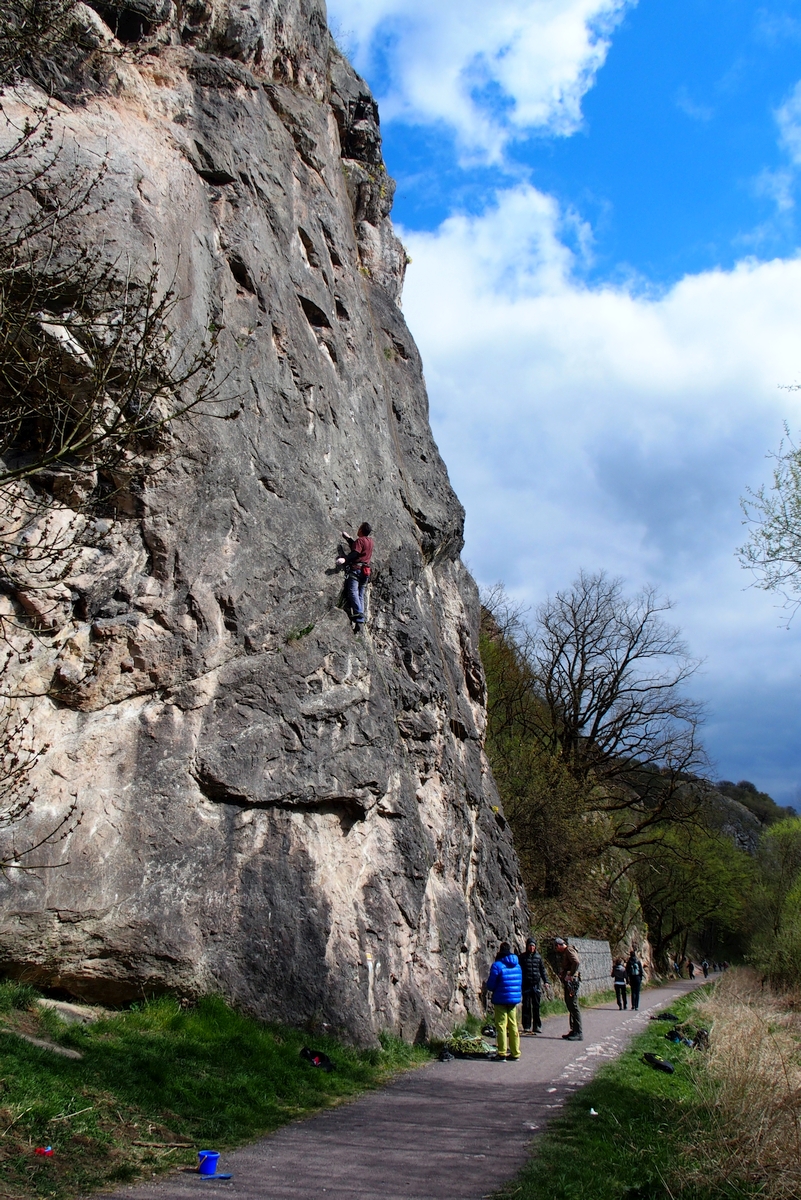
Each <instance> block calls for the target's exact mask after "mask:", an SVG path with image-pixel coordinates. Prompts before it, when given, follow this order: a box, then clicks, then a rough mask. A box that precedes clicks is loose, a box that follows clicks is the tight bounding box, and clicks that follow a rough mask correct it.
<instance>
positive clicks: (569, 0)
mask: <svg viewBox="0 0 801 1200" xmlns="http://www.w3.org/2000/svg"><path fill="white" fill-rule="evenodd" d="M633 3H636V0H492V3H490V4H487V3H486V0H435V2H432V0H329V4H328V10H329V15H330V19H331V23H332V27H333V28H334V30H335V31H338V32H339V36H340V38H341V40H342V41H343V42H344V44H345V48H346V49H347V51H348V53H349V54H350V55H351V56H352V58H353V60H354V62H355V64H356V66H357V67H358V68H359V69H360V70H361V71H363V72H364V73H366V74H368V75H372V74H373V70H372V68H373V67H374V66H375V64H376V61H377V59H378V56H379V55H380V54H381V52H382V49H384V48H386V46H387V45H390V46H391V55H390V57H391V64H392V66H391V83H390V86H389V90H388V92H387V94H386V95H384V96H381V97H380V99H381V111H382V117H383V118H384V119H389V118H392V117H401V118H403V119H405V120H407V121H410V122H413V123H437V122H444V123H446V124H447V125H448V126H450V127H451V128H452V129H453V130H454V131H455V132H456V134H457V136H458V138H459V139H460V142H461V143H462V145H463V147H465V148H467V149H470V150H474V151H481V152H483V153H484V154H485V155H488V156H489V157H490V158H493V157H494V158H497V157H498V156H499V154H500V152H501V149H502V146H503V144H504V142H505V141H506V140H508V138H509V137H513V136H515V135H516V134H519V133H521V132H523V131H527V130H542V131H547V132H550V133H558V134H567V133H570V132H572V131H573V130H575V129H576V128H577V126H578V125H579V123H580V121H581V100H582V97H583V95H584V93H585V92H586V91H587V89H588V88H589V87H590V86H591V85H592V82H593V79H594V77H595V74H596V72H597V71H598V70H599V68H600V67H601V66H602V65H603V62H604V59H605V58H606V54H607V50H608V48H609V34H610V33H611V30H612V28H613V27H614V25H615V23H616V22H617V20H619V18H620V17H621V15H622V13H623V12H624V10H625V9H626V8H627V7H629V6H630V5H631V4H633Z"/></svg>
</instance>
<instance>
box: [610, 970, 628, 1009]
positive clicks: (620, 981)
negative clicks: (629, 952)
mask: <svg viewBox="0 0 801 1200" xmlns="http://www.w3.org/2000/svg"><path fill="white" fill-rule="evenodd" d="M609 974H610V975H611V976H612V978H613V979H614V981H615V999H616V1000H617V1006H618V1008H619V1009H620V1010H621V1011H622V1010H623V1009H624V1008H628V1006H629V1004H628V999H627V997H628V992H627V991H626V968H625V966H624V965H623V959H622V958H616V959H615V961H614V963H613V964H612V970H611V971H610V972H609Z"/></svg>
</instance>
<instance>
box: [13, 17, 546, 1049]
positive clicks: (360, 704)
mask: <svg viewBox="0 0 801 1200" xmlns="http://www.w3.org/2000/svg"><path fill="white" fill-rule="evenodd" d="M79 20H80V22H82V24H81V36H80V38H79V39H78V44H79V45H80V46H81V47H82V48H83V49H82V52H81V53H82V55H83V57H81V56H78V57H77V58H76V60H75V62H73V63H70V64H68V67H69V70H67V67H63V69H62V71H61V73H60V75H59V87H60V89H61V90H60V95H61V101H60V102H59V103H58V104H57V113H56V118H55V120H56V129H55V134H56V136H57V138H58V139H60V142H59V144H60V145H63V146H64V147H65V148H66V150H65V153H66V151H67V150H68V152H69V162H70V164H71V165H72V166H73V167H74V165H75V164H77V165H78V166H79V167H80V168H81V169H82V170H84V171H85V172H87V173H89V172H92V171H96V170H97V164H98V163H103V164H104V166H103V171H102V173H101V174H100V175H99V176H98V178H97V182H96V188H95V191H94V192H93V196H92V203H91V205H90V206H89V207H88V208H87V209H86V210H85V211H82V212H81V213H80V214H79V219H78V224H77V227H76V232H75V237H76V239H77V240H78V241H82V242H83V243H85V244H92V245H100V244H102V245H103V247H104V253H105V254H107V255H108V257H109V261H116V262H119V263H125V264H127V269H128V270H129V271H130V272H131V273H132V274H133V275H134V276H136V275H137V274H139V275H141V276H143V275H145V274H146V273H147V271H148V270H149V269H150V266H151V264H152V262H153V261H154V258H155V259H156V260H157V261H158V263H159V268H160V271H161V275H162V278H163V279H164V280H171V281H174V282H173V288H174V291H175V293H176V296H177V297H178V298H179V299H178V304H177V307H176V309H175V311H174V313H173V317H172V320H173V323H174V325H175V328H176V337H180V338H181V339H182V344H184V342H185V343H186V344H187V345H189V346H190V347H191V346H192V345H195V344H199V342H200V341H201V340H202V339H203V337H204V335H206V334H207V333H208V331H209V330H212V331H213V332H214V334H215V336H216V338H217V342H218V360H217V366H216V372H217V380H218V385H219V391H218V394H217V396H216V399H215V401H214V403H213V404H210V405H207V406H206V407H205V408H203V409H201V410H197V409H196V410H194V411H192V412H190V413H189V414H187V415H186V416H185V417H184V418H183V419H182V420H180V421H178V422H177V423H175V424H174V425H173V427H172V429H171V431H170V435H169V445H168V446H167V448H166V450H165V449H164V448H162V450H161V451H160V460H159V464H158V465H159V470H158V471H157V472H155V473H151V474H150V475H148V476H146V477H145V479H144V481H142V480H141V479H135V478H134V477H133V476H130V477H126V476H125V473H124V472H121V473H119V475H118V476H117V477H116V478H114V480H113V481H112V482H113V487H109V486H107V487H106V491H107V497H106V500H105V502H104V506H101V508H100V509H98V508H97V507H95V508H91V507H90V508H89V509H80V499H81V492H80V486H79V484H80V480H79V481H78V484H76V480H75V477H74V476H69V477H66V476H65V477H64V478H62V479H60V480H59V479H58V478H56V480H55V482H54V483H53V491H54V493H55V495H56V497H57V498H58V499H59V502H60V507H58V509H57V514H56V515H57V517H58V520H60V521H61V522H62V523H63V525H64V528H65V529H68V530H69V531H70V537H71V538H72V539H73V544H74V546H76V547H78V549H77V550H76V553H75V554H74V555H73V557H72V559H71V560H70V566H69V570H68V573H67V575H66V577H60V578H55V577H54V578H53V579H51V580H49V581H48V580H44V581H43V580H42V578H41V577H39V578H37V579H36V580H35V581H29V584H26V580H25V579H24V578H20V577H17V578H16V579H15V580H12V581H11V582H9V581H8V580H6V593H7V594H6V595H5V596H4V597H3V598H2V604H3V605H4V606H5V608H4V612H5V614H6V615H9V614H12V615H14V616H15V617H16V618H17V619H18V620H19V622H20V624H21V628H20V629H18V631H17V632H9V633H8V634H7V636H8V637H9V638H10V639H11V642H12V644H13V646H14V650H15V658H14V660H13V662H12V664H11V666H10V668H9V671H10V672H11V673H12V674H13V678H14V681H15V688H16V690H17V692H18V694H19V695H21V696H23V697H25V696H27V697H29V699H23V700H20V701H18V704H19V705H20V706H21V709H24V710H25V712H26V713H27V715H28V716H29V718H30V724H29V725H28V726H26V727H25V730H26V736H30V738H31V739H32V740H31V745H32V746H41V745H43V744H47V745H49V747H50V748H49V749H48V750H47V751H46V753H44V754H43V755H42V756H41V758H40V759H39V760H38V761H37V762H36V763H35V764H34V765H33V767H32V784H33V785H34V786H35V787H36V789H37V797H36V802H35V804H34V806H33V810H32V813H31V814H29V816H28V817H27V818H26V819H25V822H24V823H23V824H20V823H19V822H18V823H16V824H15V825H14V826H13V827H11V828H10V830H7V834H8V836H9V837H10V838H12V839H13V842H14V846H15V847H17V848H19V847H20V846H23V844H30V842H31V841H35V840H37V838H38V837H41V836H43V835H45V834H47V833H48V831H50V830H52V829H53V828H54V827H55V826H56V825H57V824H58V822H59V821H60V820H61V819H62V818H63V817H64V816H65V814H67V813H68V812H69V811H70V806H75V813H76V817H78V818H79V820H78V821H77V823H76V820H75V819H71V820H69V821H67V824H66V825H65V826H64V831H65V832H66V836H65V838H64V840H61V841H53V840H51V841H49V842H47V843H46V844H45V845H44V846H42V848H41V849H40V850H39V851H37V852H36V854H37V858H36V861H37V864H40V865H42V866H48V867H51V868H54V869H48V870H34V871H22V870H19V869H15V868H12V869H10V870H9V871H8V873H7V874H6V876H5V877H3V878H0V898H1V899H2V917H1V919H0V963H1V964H2V966H3V967H4V968H5V969H6V970H7V971H10V972H12V973H13V974H16V975H21V976H24V977H25V978H26V979H29V980H33V981H35V982H38V983H40V984H45V985H50V986H55V987H59V988H64V989H67V990H68V991H69V992H71V993H73V994H74V995H76V996H79V997H84V998H88V999H92V1000H97V1001H102V1002H108V1003H115V1002H123V1001H126V1000H129V999H131V998H133V997H134V996H140V995H142V994H143V993H150V992H153V991H158V990H164V989H171V990H175V991H179V992H181V993H185V994H189V995H192V994H198V993H201V992H205V991H209V990H221V991H222V992H224V993H225V994H226V995H227V996H229V997H230V998H232V999H233V1000H234V1001H236V1002H237V1003H239V1004H242V1005H244V1006H245V1007H247V1008H248V1009H249V1010H250V1011H252V1012H255V1013H257V1014H260V1015H262V1016H265V1017H274V1018H288V1019H290V1020H295V1021H297V1020H301V1019H308V1020H310V1021H315V1022H318V1023H319V1024H320V1025H322V1026H329V1027H331V1028H332V1029H336V1030H338V1031H340V1032H344V1033H346V1034H347V1035H349V1036H350V1037H352V1038H355V1039H357V1040H361V1041H371V1040H373V1039H374V1038H375V1036H376V1033H377V1032H378V1031H379V1030H380V1029H381V1028H391V1029H394V1030H396V1031H398V1032H400V1033H402V1034H403V1035H404V1036H407V1037H414V1036H418V1035H419V1034H421V1033H422V1032H425V1031H428V1032H436V1031H438V1030H441V1029H443V1028H444V1026H445V1025H446V1024H449V1023H450V1022H452V1021H453V1019H454V1018H457V1017H459V1016H460V1015H461V1014H462V1013H463V1012H464V1010H465V1008H466V1007H470V1006H471V1005H473V1004H474V1002H475V997H476V991H477V988H478V986H479V984H480V977H481V972H482V971H483V970H484V969H485V968H486V966H487V965H488V961H489V959H490V958H491V956H492V950H493V947H494V944H495V942H496V940H497V939H498V938H499V937H500V936H502V935H510V934H513V933H514V932H515V931H517V932H520V931H522V929H523V927H524V923H525V912H524V898H523V893H522V887H521V883H520V877H519V873H518V866H517V861H516V858H515V855H514V852H513V848H512V844H511V840H510V835H509V831H508V828H507V826H506V823H505V821H504V818H503V815H502V813H501V812H500V811H499V809H498V800H497V796H496V793H495V789H494V785H493V782H492V779H491V776H490V774H489V771H488V767H487V763H486V759H485V756H484V753H483V749H482V745H483V735H484V721H485V712H484V701H485V690H484V679H483V673H482V668H481V663H480V659H479V656H478V649H477V631H478V604H477V596H476V589H475V586H474V584H473V581H472V580H471V579H470V577H469V575H468V573H467V572H466V570H465V568H464V567H463V565H462V564H461V561H460V559H459V552H460V549H461V546H462V521H463V513H462V509H461V507H460V505H459V503H458V501H457V499H456V497H455V496H454V494H453V492H452V490H451V487H450V484H449V481H448V477H447V473H446V470H445V467H444V465H443V463H442V461H441V459H440V456H439V453H438V451H437V448H436V445H435V444H434V441H433V439H432V435H431V431H430V428H429V424H428V413H427V400H426V394H425V388H424V383H423V377H422V369H421V363H420V359H419V355H418V353H417V350H416V348H415V345H414V343H413V341H412V339H411V337H410V335H409V331H408V329H407V328H406V325H405V323H404V320H403V316H402V313H401V310H400V308H399V304H398V302H399V298H400V292H401V287H402V283H403V273H404V269H405V264H406V256H405V253H404V250H403V247H402V246H401V245H400V243H399V242H398V240H397V239H396V237H395V235H394V233H393V231H392V227H391V224H390V221H389V211H390V207H391V203H392V191H393V185H392V182H391V180H390V179H389V178H388V176H387V173H386V170H385V168H384V165H383V162H382V159H381V147H380V135H379V126H378V115H377V110H376V106H375V102H374V101H373V99H372V97H371V95H370V93H369V91H368V89H367V87H366V85H365V83H364V82H363V80H361V79H359V78H358V77H357V76H356V75H355V74H354V72H353V71H352V70H351V68H350V67H349V66H348V64H347V63H346V62H345V61H344V60H343V59H342V58H341V56H340V55H339V54H338V52H337V51H336V49H335V48H334V46H333V45H332V42H331V39H330V37H329V35H328V32H327V29H326V24H325V13H324V8H323V5H322V3H321V2H318V0H258V2H257V0H254V2H253V3H252V4H250V5H239V4H236V5H234V4H230V3H227V2H223V0H212V2H210V3H204V0H198V3H194V4H189V5H183V6H181V8H180V14H179V10H178V9H176V7H175V6H174V5H171V4H169V3H166V4H162V3H161V0H158V2H155V3H153V2H151V0H125V2H124V4H120V3H118V2H117V0H110V2H109V3H107V4H102V5H101V4H98V5H96V6H93V9H91V10H90V9H88V8H85V7H82V8H81V9H80V10H79ZM115 34H116V35H117V36H116V37H115ZM126 38H127V39H129V43H130V44H127V45H126V41H125V39H126ZM143 38H144V39H145V40H144V41H143V40H141V39H143ZM134 43H135V44H134ZM87 47H88V49H87ZM98 63H99V64H100V65H98ZM79 93H80V99H79V100H78V99H76V97H77V96H78V94H79ZM33 99H35V96H34V97H33ZM31 100H32V94H31V89H30V88H28V90H27V91H22V92H21V93H19V94H17V96H16V98H14V97H10V96H9V97H8V104H9V106H12V107H13V105H14V104H16V105H17V106H18V108H19V110H20V113H22V111H23V110H24V108H25V105H26V104H29V103H31ZM94 483H95V481H94V480H91V479H90V481H89V483H88V484H87V485H86V487H87V488H88V489H89V490H91V488H92V487H93V486H94ZM107 484H108V481H107ZM59 487H60V491H59ZM76 487H78V494H77V496H76V494H75V488H76ZM71 506H72V507H71ZM51 519H52V514H51ZM365 519H367V520H370V521H371V523H372V524H373V526H374V530H375V536H376V541H377V570H376V572H375V576H374V582H373V584H372V588H371V600H370V609H371V611H370V622H369V630H368V632H367V634H366V635H365V636H364V637H363V638H361V639H360V638H357V637H355V636H354V634H353V632H352V630H351V626H350V623H349V621H348V618H347V615H346V613H345V612H344V611H343V609H342V608H341V607H340V595H341V587H342V576H341V574H339V573H338V572H337V571H336V570H335V568H334V561H335V558H336V556H337V553H338V550H339V548H340V545H341V543H340V539H339V531H340V529H342V528H346V529H353V528H354V527H355V526H356V525H357V524H358V523H359V521H361V520H365ZM45 585H47V586H45ZM30 630H35V636H34V637H31V636H30V635H29V631H30ZM9 671H7V673H6V678H7V679H8V678H10V677H11V675H10V674H9ZM30 861H31V860H30V859H29V860H28V862H29V863H30Z"/></svg>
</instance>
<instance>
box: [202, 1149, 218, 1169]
mask: <svg viewBox="0 0 801 1200" xmlns="http://www.w3.org/2000/svg"><path fill="white" fill-rule="evenodd" d="M197 1157H198V1171H199V1172H200V1174H201V1175H216V1174H217V1163H218V1162H219V1161H220V1154H219V1151H218V1150H198V1152H197Z"/></svg>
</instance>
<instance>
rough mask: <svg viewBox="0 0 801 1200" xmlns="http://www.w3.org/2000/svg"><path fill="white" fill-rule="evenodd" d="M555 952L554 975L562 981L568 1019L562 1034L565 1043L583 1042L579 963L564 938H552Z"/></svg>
mask: <svg viewBox="0 0 801 1200" xmlns="http://www.w3.org/2000/svg"><path fill="white" fill-rule="evenodd" d="M554 950H555V951H556V973H557V975H558V976H559V978H560V979H561V981H562V987H563V989H564V999H565V1006H566V1007H567V1013H568V1017H569V1018H570V1029H569V1031H568V1032H567V1033H563V1034H562V1037H563V1038H564V1039H565V1041H566V1042H583V1041H584V1033H583V1031H582V1028H581V1008H580V1007H579V1002H578V992H579V984H580V981H581V974H580V970H579V968H580V966H581V961H580V959H579V956H578V951H577V950H576V949H575V947H574V946H568V944H567V942H566V941H565V939H564V938H561V937H558V938H554Z"/></svg>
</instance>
